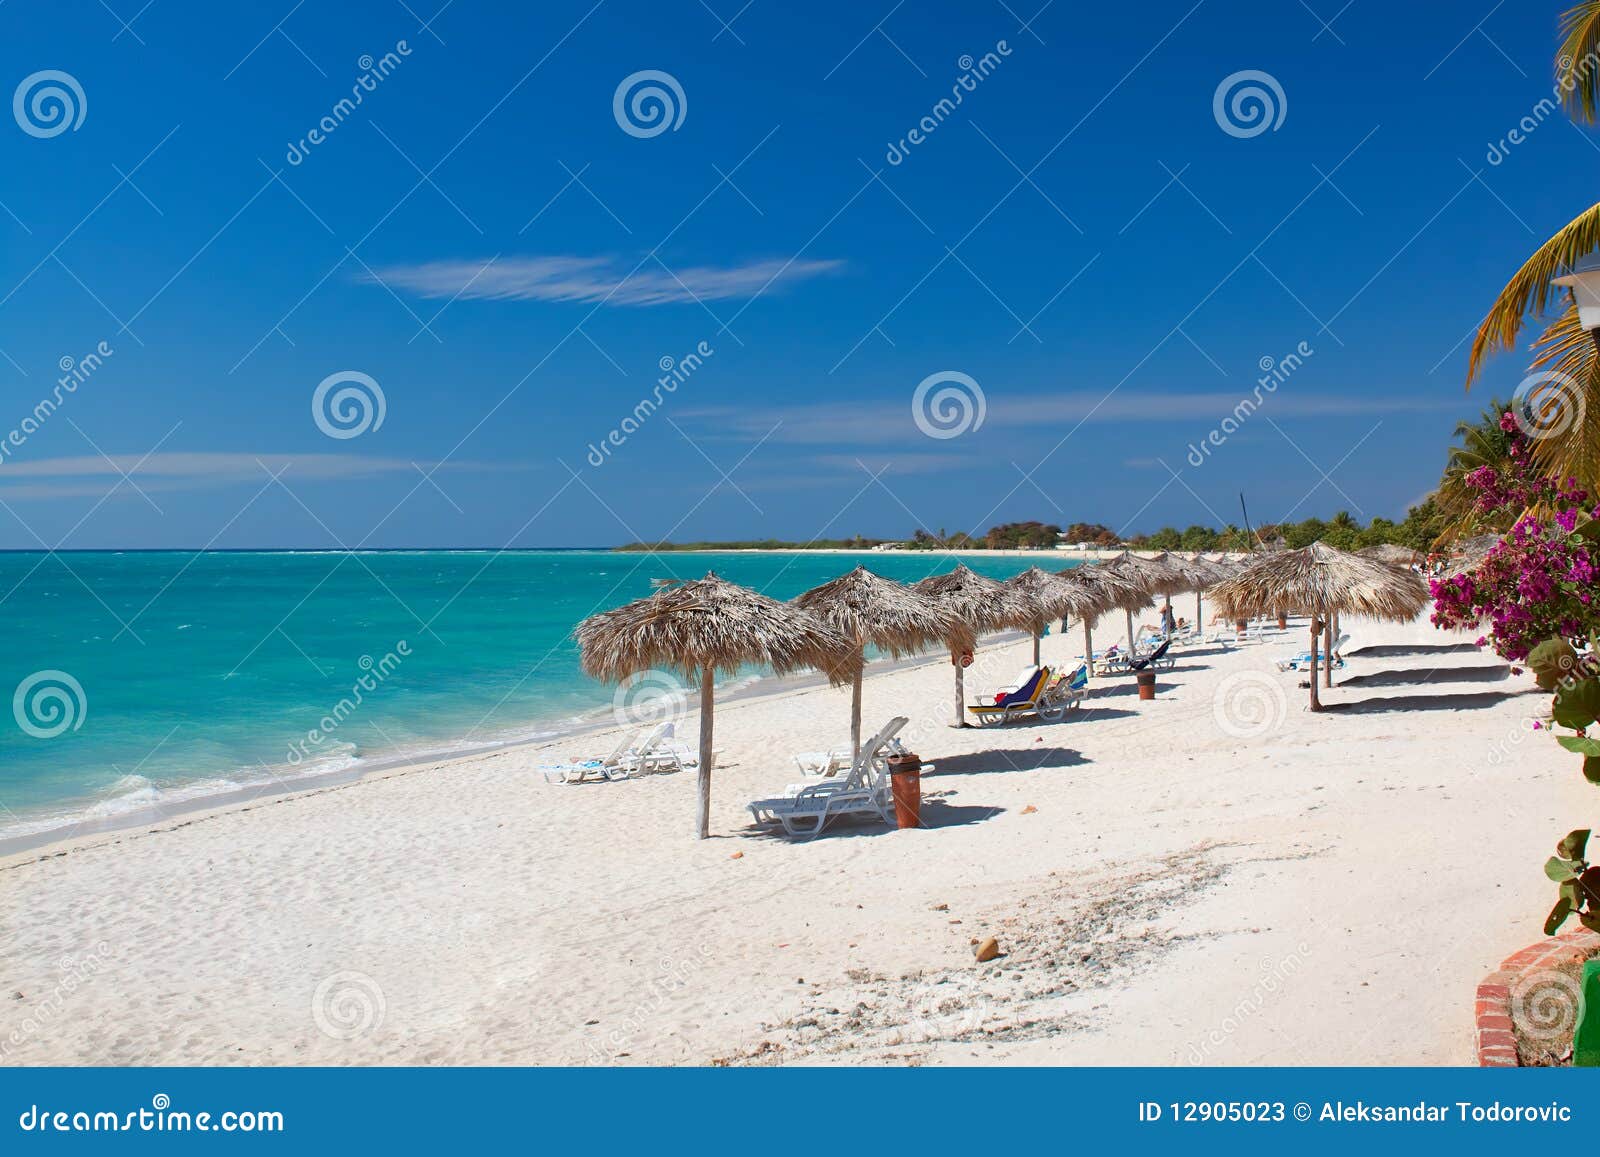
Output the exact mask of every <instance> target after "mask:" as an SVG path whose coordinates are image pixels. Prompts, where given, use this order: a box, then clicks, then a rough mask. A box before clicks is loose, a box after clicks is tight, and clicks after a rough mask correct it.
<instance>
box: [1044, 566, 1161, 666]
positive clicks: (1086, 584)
mask: <svg viewBox="0 0 1600 1157" xmlns="http://www.w3.org/2000/svg"><path fill="white" fill-rule="evenodd" d="M1056 573H1057V574H1059V575H1061V576H1062V577H1063V578H1069V579H1071V580H1072V581H1073V582H1075V583H1077V584H1078V585H1079V586H1080V587H1082V588H1083V589H1084V590H1086V591H1088V592H1089V593H1090V594H1091V595H1093V596H1094V600H1095V608H1096V609H1095V611H1094V612H1093V613H1092V614H1087V615H1084V616H1083V661H1084V662H1085V663H1086V664H1088V666H1087V668H1086V669H1087V671H1088V672H1089V674H1090V676H1091V677H1092V676H1093V674H1094V622H1095V620H1096V619H1098V618H1099V617H1100V616H1101V615H1103V614H1105V613H1106V612H1107V611H1110V610H1119V611H1127V612H1128V613H1129V614H1130V615H1131V614H1132V613H1133V612H1134V611H1136V610H1138V609H1140V608H1141V607H1143V606H1145V605H1146V604H1147V603H1149V601H1150V598H1149V596H1148V595H1146V594H1145V593H1144V590H1143V589H1142V588H1141V587H1139V586H1138V585H1137V584H1135V583H1134V582H1133V581H1132V580H1130V579H1128V578H1126V577H1125V576H1123V575H1121V574H1118V573H1117V572H1116V571H1114V570H1107V569H1106V567H1105V565H1104V564H1103V563H1094V564H1091V565H1088V566H1075V567H1071V568H1069V569H1067V570H1063V571H1057V572H1056Z"/></svg>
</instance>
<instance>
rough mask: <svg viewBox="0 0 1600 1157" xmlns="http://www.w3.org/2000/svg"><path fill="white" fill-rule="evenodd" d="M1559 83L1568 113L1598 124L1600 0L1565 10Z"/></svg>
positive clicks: (1562, 23)
mask: <svg viewBox="0 0 1600 1157" xmlns="http://www.w3.org/2000/svg"><path fill="white" fill-rule="evenodd" d="M1556 83H1557V84H1558V85H1560V87H1561V92H1562V97H1561V103H1562V104H1563V105H1564V106H1565V107H1566V110H1567V115H1568V116H1570V117H1572V119H1573V120H1575V121H1580V122H1582V123H1584V124H1591V125H1592V124H1594V123H1595V121H1596V118H1597V117H1600V0H1585V2H1584V3H1582V4H1579V5H1577V6H1576V7H1574V8H1570V9H1568V10H1567V11H1566V12H1564V13H1562V15H1561V51H1560V52H1559V53H1558V54H1557V56H1556Z"/></svg>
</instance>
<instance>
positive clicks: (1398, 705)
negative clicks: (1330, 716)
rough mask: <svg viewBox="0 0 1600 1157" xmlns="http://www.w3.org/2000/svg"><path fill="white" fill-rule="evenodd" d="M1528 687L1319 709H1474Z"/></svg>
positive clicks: (1344, 712)
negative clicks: (1516, 689)
mask: <svg viewBox="0 0 1600 1157" xmlns="http://www.w3.org/2000/svg"><path fill="white" fill-rule="evenodd" d="M1526 694H1530V692H1527V691H1474V692H1472V693H1470V694H1466V695H1396V696H1394V697H1393V698H1391V699H1357V700H1356V701H1355V702H1354V703H1324V704H1323V705H1322V709H1323V710H1324V711H1327V712H1331V713H1335V714H1340V715H1377V714H1380V713H1383V712H1388V711H1477V710H1481V709H1482V708H1485V707H1493V706H1494V705H1495V704H1497V703H1503V702H1505V701H1506V700H1507V699H1516V698H1518V697H1519V696H1522V695H1526Z"/></svg>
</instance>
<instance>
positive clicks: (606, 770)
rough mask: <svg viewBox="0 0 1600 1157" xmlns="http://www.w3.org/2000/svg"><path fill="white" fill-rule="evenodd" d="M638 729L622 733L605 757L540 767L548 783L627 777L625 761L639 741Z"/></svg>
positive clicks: (582, 781)
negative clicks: (618, 740) (614, 746)
mask: <svg viewBox="0 0 1600 1157" xmlns="http://www.w3.org/2000/svg"><path fill="white" fill-rule="evenodd" d="M639 734H640V732H639V731H638V730H634V731H627V732H624V733H623V735H622V739H621V741H620V742H618V744H617V746H616V748H615V749H613V750H612V752H611V754H610V755H607V756H606V757H605V758H603V759H583V760H578V761H576V762H574V763H551V764H545V765H543V766H541V767H540V768H539V770H540V771H542V772H543V773H544V781H545V782H546V783H569V784H570V783H584V782H586V781H588V780H591V779H593V780H607V779H627V778H628V769H627V768H626V767H625V766H623V761H624V760H625V759H627V758H628V756H629V754H630V753H631V752H632V751H633V747H634V744H635V743H636V742H637V741H638V738H639Z"/></svg>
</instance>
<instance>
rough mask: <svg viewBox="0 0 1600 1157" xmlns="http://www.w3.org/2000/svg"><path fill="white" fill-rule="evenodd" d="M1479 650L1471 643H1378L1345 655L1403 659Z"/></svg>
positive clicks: (1470, 653) (1463, 653) (1466, 653)
mask: <svg viewBox="0 0 1600 1157" xmlns="http://www.w3.org/2000/svg"><path fill="white" fill-rule="evenodd" d="M1479 650H1480V648H1478V647H1477V646H1475V645H1473V644H1472V643H1379V644H1377V645H1375V646H1371V647H1357V648H1356V649H1355V650H1353V651H1346V652H1345V654H1346V655H1359V656H1361V657H1362V658H1363V659H1405V658H1409V657H1412V656H1416V655H1472V654H1476V653H1478V651H1479Z"/></svg>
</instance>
